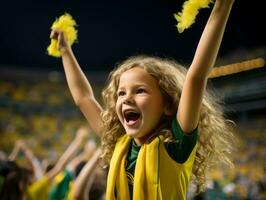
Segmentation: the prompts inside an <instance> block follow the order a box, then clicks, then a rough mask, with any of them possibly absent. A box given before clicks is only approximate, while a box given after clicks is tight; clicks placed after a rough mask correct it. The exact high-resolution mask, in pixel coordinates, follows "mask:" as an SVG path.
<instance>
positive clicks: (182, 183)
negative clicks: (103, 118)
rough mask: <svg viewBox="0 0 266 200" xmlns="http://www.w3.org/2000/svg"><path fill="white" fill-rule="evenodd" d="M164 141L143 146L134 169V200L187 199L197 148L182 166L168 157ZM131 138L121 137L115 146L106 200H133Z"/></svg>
mask: <svg viewBox="0 0 266 200" xmlns="http://www.w3.org/2000/svg"><path fill="white" fill-rule="evenodd" d="M163 141H164V137H163V136H157V137H155V138H152V139H151V140H149V141H147V142H146V143H144V144H143V145H142V146H141V149H140V151H139V155H138V158H137V162H136V167H135V176H134V186H133V200H156V199H165V200H172V199H173V200H174V199H178V200H180V199H181V200H182V199H185V196H186V191H187V187H188V183H189V178H190V174H191V171H192V166H193V162H194V158H195V153H196V147H194V149H193V151H192V152H191V155H190V156H189V158H188V159H187V161H186V162H185V163H183V164H179V163H176V162H175V161H173V160H172V159H171V158H170V156H169V155H168V153H167V151H166V149H165V147H164V144H163ZM130 142H131V138H130V137H129V136H127V135H123V136H121V137H120V138H119V139H118V141H117V143H116V146H115V149H114V153H113V157H112V159H111V163H110V169H109V174H108V178H107V191H106V199H107V200H128V199H130V194H129V189H128V180H127V176H126V170H125V168H126V166H125V162H126V157H127V154H128V149H129V146H130Z"/></svg>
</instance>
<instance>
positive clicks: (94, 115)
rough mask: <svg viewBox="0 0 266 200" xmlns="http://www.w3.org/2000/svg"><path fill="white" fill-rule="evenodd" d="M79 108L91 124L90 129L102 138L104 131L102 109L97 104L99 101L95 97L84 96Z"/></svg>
mask: <svg viewBox="0 0 266 200" xmlns="http://www.w3.org/2000/svg"><path fill="white" fill-rule="evenodd" d="M78 106H79V108H80V110H81V112H82V113H83V115H84V116H85V117H86V119H87V121H88V122H89V124H90V127H91V128H92V129H93V131H94V132H95V133H96V134H97V135H98V136H99V137H101V135H102V131H101V127H102V120H101V112H102V107H101V105H100V104H99V103H98V102H97V100H96V99H95V98H94V97H90V96H84V97H83V98H82V99H81V100H80V101H79V105H78Z"/></svg>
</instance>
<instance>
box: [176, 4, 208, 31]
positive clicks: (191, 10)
mask: <svg viewBox="0 0 266 200" xmlns="http://www.w3.org/2000/svg"><path fill="white" fill-rule="evenodd" d="M212 2H213V1H212V0H188V1H186V2H185V3H184V4H183V9H182V12H178V13H177V14H174V17H175V19H176V20H177V22H178V24H177V29H178V32H179V33H182V32H183V31H184V30H185V29H187V28H189V27H190V26H191V25H192V24H193V23H194V22H195V19H196V16H197V14H198V13H199V9H201V8H208V7H209V4H210V3H212Z"/></svg>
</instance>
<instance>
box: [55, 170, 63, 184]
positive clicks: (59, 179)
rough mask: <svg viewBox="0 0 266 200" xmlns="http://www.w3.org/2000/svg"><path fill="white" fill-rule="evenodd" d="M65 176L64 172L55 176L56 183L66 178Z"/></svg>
mask: <svg viewBox="0 0 266 200" xmlns="http://www.w3.org/2000/svg"><path fill="white" fill-rule="evenodd" d="M64 176H65V174H64V172H60V173H59V174H57V175H56V176H55V178H54V182H55V184H58V183H60V182H61V181H62V180H63V179H64Z"/></svg>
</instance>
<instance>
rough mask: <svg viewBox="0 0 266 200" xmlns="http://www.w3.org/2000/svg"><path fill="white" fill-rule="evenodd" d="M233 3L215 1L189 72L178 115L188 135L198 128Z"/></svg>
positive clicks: (229, 0) (220, 0) (226, 0)
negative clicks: (205, 94) (207, 86)
mask: <svg viewBox="0 0 266 200" xmlns="http://www.w3.org/2000/svg"><path fill="white" fill-rule="evenodd" d="M233 3H234V0H216V1H215V4H214V7H213V10H212V12H211V15H210V17H209V19H208V22H207V24H206V26H205V28H204V31H203V33H202V36H201V38H200V41H199V44H198V46H197V50H196V53H195V56H194V59H193V61H192V64H191V66H190V68H189V70H188V72H187V75H186V79H185V83H184V86H183V91H182V94H181V98H180V102H179V106H178V112H177V120H178V122H179V124H180V126H181V128H182V129H183V131H184V132H185V133H189V132H191V131H193V130H194V129H195V128H196V127H197V125H198V121H199V115H200V107H201V104H202V99H203V95H204V91H205V88H206V84H207V80H208V74H209V72H210V70H211V68H212V67H213V65H214V64H215V61H216V57H217V54H218V51H219V48H220V45H221V41H222V37H223V34H224V30H225V26H226V23H227V20H228V17H229V14H230V11H231V8H232V5H233Z"/></svg>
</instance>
